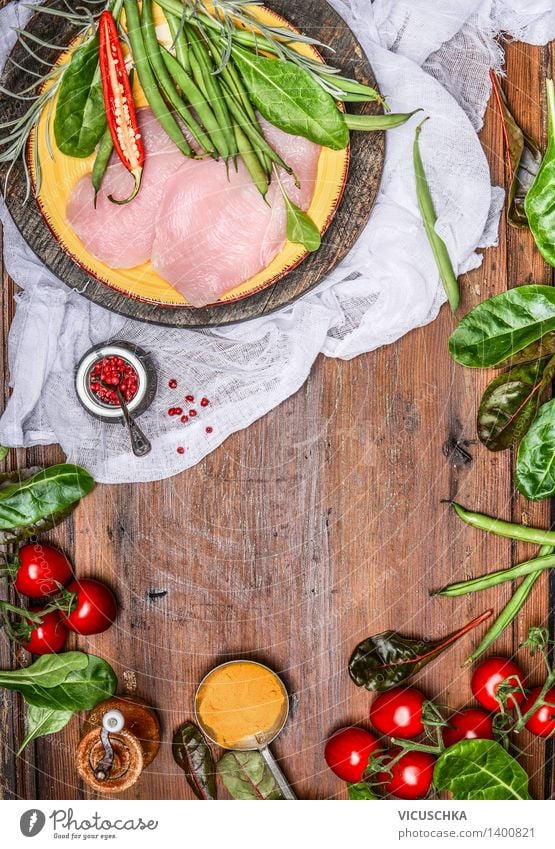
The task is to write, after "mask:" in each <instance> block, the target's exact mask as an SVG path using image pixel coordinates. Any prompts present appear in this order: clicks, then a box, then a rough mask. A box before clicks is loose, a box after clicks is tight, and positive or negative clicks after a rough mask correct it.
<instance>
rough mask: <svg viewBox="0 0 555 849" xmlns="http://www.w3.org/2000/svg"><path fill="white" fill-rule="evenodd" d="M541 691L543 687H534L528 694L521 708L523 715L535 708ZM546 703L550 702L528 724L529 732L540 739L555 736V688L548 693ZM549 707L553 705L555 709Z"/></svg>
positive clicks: (534, 714) (533, 715) (540, 708)
mask: <svg viewBox="0 0 555 849" xmlns="http://www.w3.org/2000/svg"><path fill="white" fill-rule="evenodd" d="M541 691H542V688H541V687H534V689H533V690H531V691H530V692H529V693H528V698H527V699H526V701H525V702H524V704H523V706H522V708H521V710H522V713H523V714H526V713H528V711H529V710H530V709H531V708H532V707H533V706H534V704H535V702H536V701H537V700H538V696H539V695H540V693H541ZM545 701H546V702H549V704H547V705H543V707H539V708H538V709H537V711H536V712H535V713H533V714H532V716H531V717H530V719H529V720H528V722H527V723H526V728H527V729H528V731H531V732H532V734H536V735H537V736H538V737H552V736H553V735H554V734H555V687H552V688H551V689H550V690H548V691H547V693H546V695H545ZM549 705H553V707H549Z"/></svg>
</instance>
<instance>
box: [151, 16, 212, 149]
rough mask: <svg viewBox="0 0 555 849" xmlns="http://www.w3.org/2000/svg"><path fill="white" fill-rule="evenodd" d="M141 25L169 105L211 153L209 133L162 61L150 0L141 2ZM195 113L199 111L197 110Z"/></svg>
mask: <svg viewBox="0 0 555 849" xmlns="http://www.w3.org/2000/svg"><path fill="white" fill-rule="evenodd" d="M142 26H143V37H144V44H145V47H146V50H147V53H148V59H149V61H150V64H151V66H152V70H153V71H154V73H155V75H156V78H157V80H158V84H159V85H160V87H161V89H162V91H163V92H164V94H165V95H166V98H167V99H168V101H169V103H170V105H171V106H172V107H173V108H174V109H175V111H176V112H177V114H178V115H179V116H180V117H181V119H182V120H183V123H184V124H185V126H186V127H187V129H188V130H189V132H190V133H191V135H192V136H193V138H194V139H195V140H196V141H197V143H198V144H199V146H200V147H201V149H202V150H203V151H204V153H208V154H212V153H213V152H214V146H213V144H212V142H211V140H210V137H209V135H208V134H207V133H206V132H205V130H204V129H203V128H202V127H201V126H200V124H199V123H198V121H197V120H196V119H195V118H194V117H193V115H192V114H191V112H190V110H189V109H188V108H187V105H186V104H185V102H184V101H183V99H182V98H181V97H180V95H179V92H178V91H177V89H176V87H175V85H174V83H173V80H172V78H171V76H170V74H169V72H168V69H167V67H166V63H165V62H164V58H163V56H162V48H161V47H160V44H159V42H158V38H157V36H156V29H155V27H154V17H153V15H152V0H145V2H144V3H143V6H142ZM197 114H199V113H198V112H197ZM203 115H204V116H206V112H205V111H203ZM199 117H200V114H199ZM201 120H202V118H201Z"/></svg>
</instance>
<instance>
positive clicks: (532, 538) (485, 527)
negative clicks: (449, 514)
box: [451, 501, 555, 546]
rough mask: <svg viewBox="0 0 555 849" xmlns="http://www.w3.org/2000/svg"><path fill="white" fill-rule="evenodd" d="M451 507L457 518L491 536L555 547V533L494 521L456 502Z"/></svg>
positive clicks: (498, 520)
mask: <svg viewBox="0 0 555 849" xmlns="http://www.w3.org/2000/svg"><path fill="white" fill-rule="evenodd" d="M451 506H452V508H453V510H454V511H455V513H456V514H457V516H458V517H459V518H460V519H462V520H463V522H466V524H467V525H472V527H473V528H478V529H479V530H481V531H487V532H488V533H490V534H496V536H499V537H507V539H515V540H520V541H521V542H535V543H537V544H538V545H549V546H551V545H555V531H544V530H542V529H541V528H528V527H526V526H525V525H518V524H516V523H514V522H505V521H503V520H502V519H493V518H492V517H491V516H485V515H484V514H483V513H474V512H472V511H471V510H466V509H465V508H464V507H462V506H461V505H460V504H457V503H456V502H455V501H452V502H451Z"/></svg>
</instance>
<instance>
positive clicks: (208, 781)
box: [172, 722, 217, 799]
mask: <svg viewBox="0 0 555 849" xmlns="http://www.w3.org/2000/svg"><path fill="white" fill-rule="evenodd" d="M172 752H173V757H174V760H175V762H176V763H177V764H178V765H179V766H180V767H181V769H182V770H183V771H184V773H185V777H186V779H187V781H188V782H189V785H190V787H191V788H192V790H193V793H194V794H195V796H197V798H198V799H216V798H217V790H216V766H215V764H214V758H213V757H212V752H211V751H210V748H209V746H208V744H207V742H206V740H205V739H204V735H203V733H202V731H201V730H200V728H197V726H196V725H195V724H194V723H193V722H185V723H184V725H182V726H181V727H180V728H178V729H177V731H176V732H175V734H174V738H173V744H172Z"/></svg>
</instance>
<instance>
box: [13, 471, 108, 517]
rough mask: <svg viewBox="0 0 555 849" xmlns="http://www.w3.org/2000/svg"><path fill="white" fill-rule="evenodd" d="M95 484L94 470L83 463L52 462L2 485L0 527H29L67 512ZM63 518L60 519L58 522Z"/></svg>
mask: <svg viewBox="0 0 555 849" xmlns="http://www.w3.org/2000/svg"><path fill="white" fill-rule="evenodd" d="M93 487H94V480H93V478H92V477H91V476H90V474H89V473H88V472H87V471H85V469H82V468H81V467H80V466H73V465H71V464H62V465H59V466H50V468H48V469H44V471H41V472H38V473H37V474H35V475H33V476H32V477H30V478H26V479H23V480H19V481H16V482H13V483H10V484H7V485H6V486H3V487H1V488H0V530H10V531H11V530H12V529H14V528H15V529H18V528H29V527H31V526H36V524H37V523H41V522H44V521H45V520H46V521H51V520H52V519H53V517H58V516H59V514H65V515H67V513H66V511H67V510H68V509H69V508H72V507H73V506H74V505H75V504H76V503H77V502H78V501H79V500H80V499H81V498H83V496H85V495H87V494H88V493H89V492H90V491H91V490H92V488H93ZM57 521H59V518H58V519H56V522H57Z"/></svg>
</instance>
